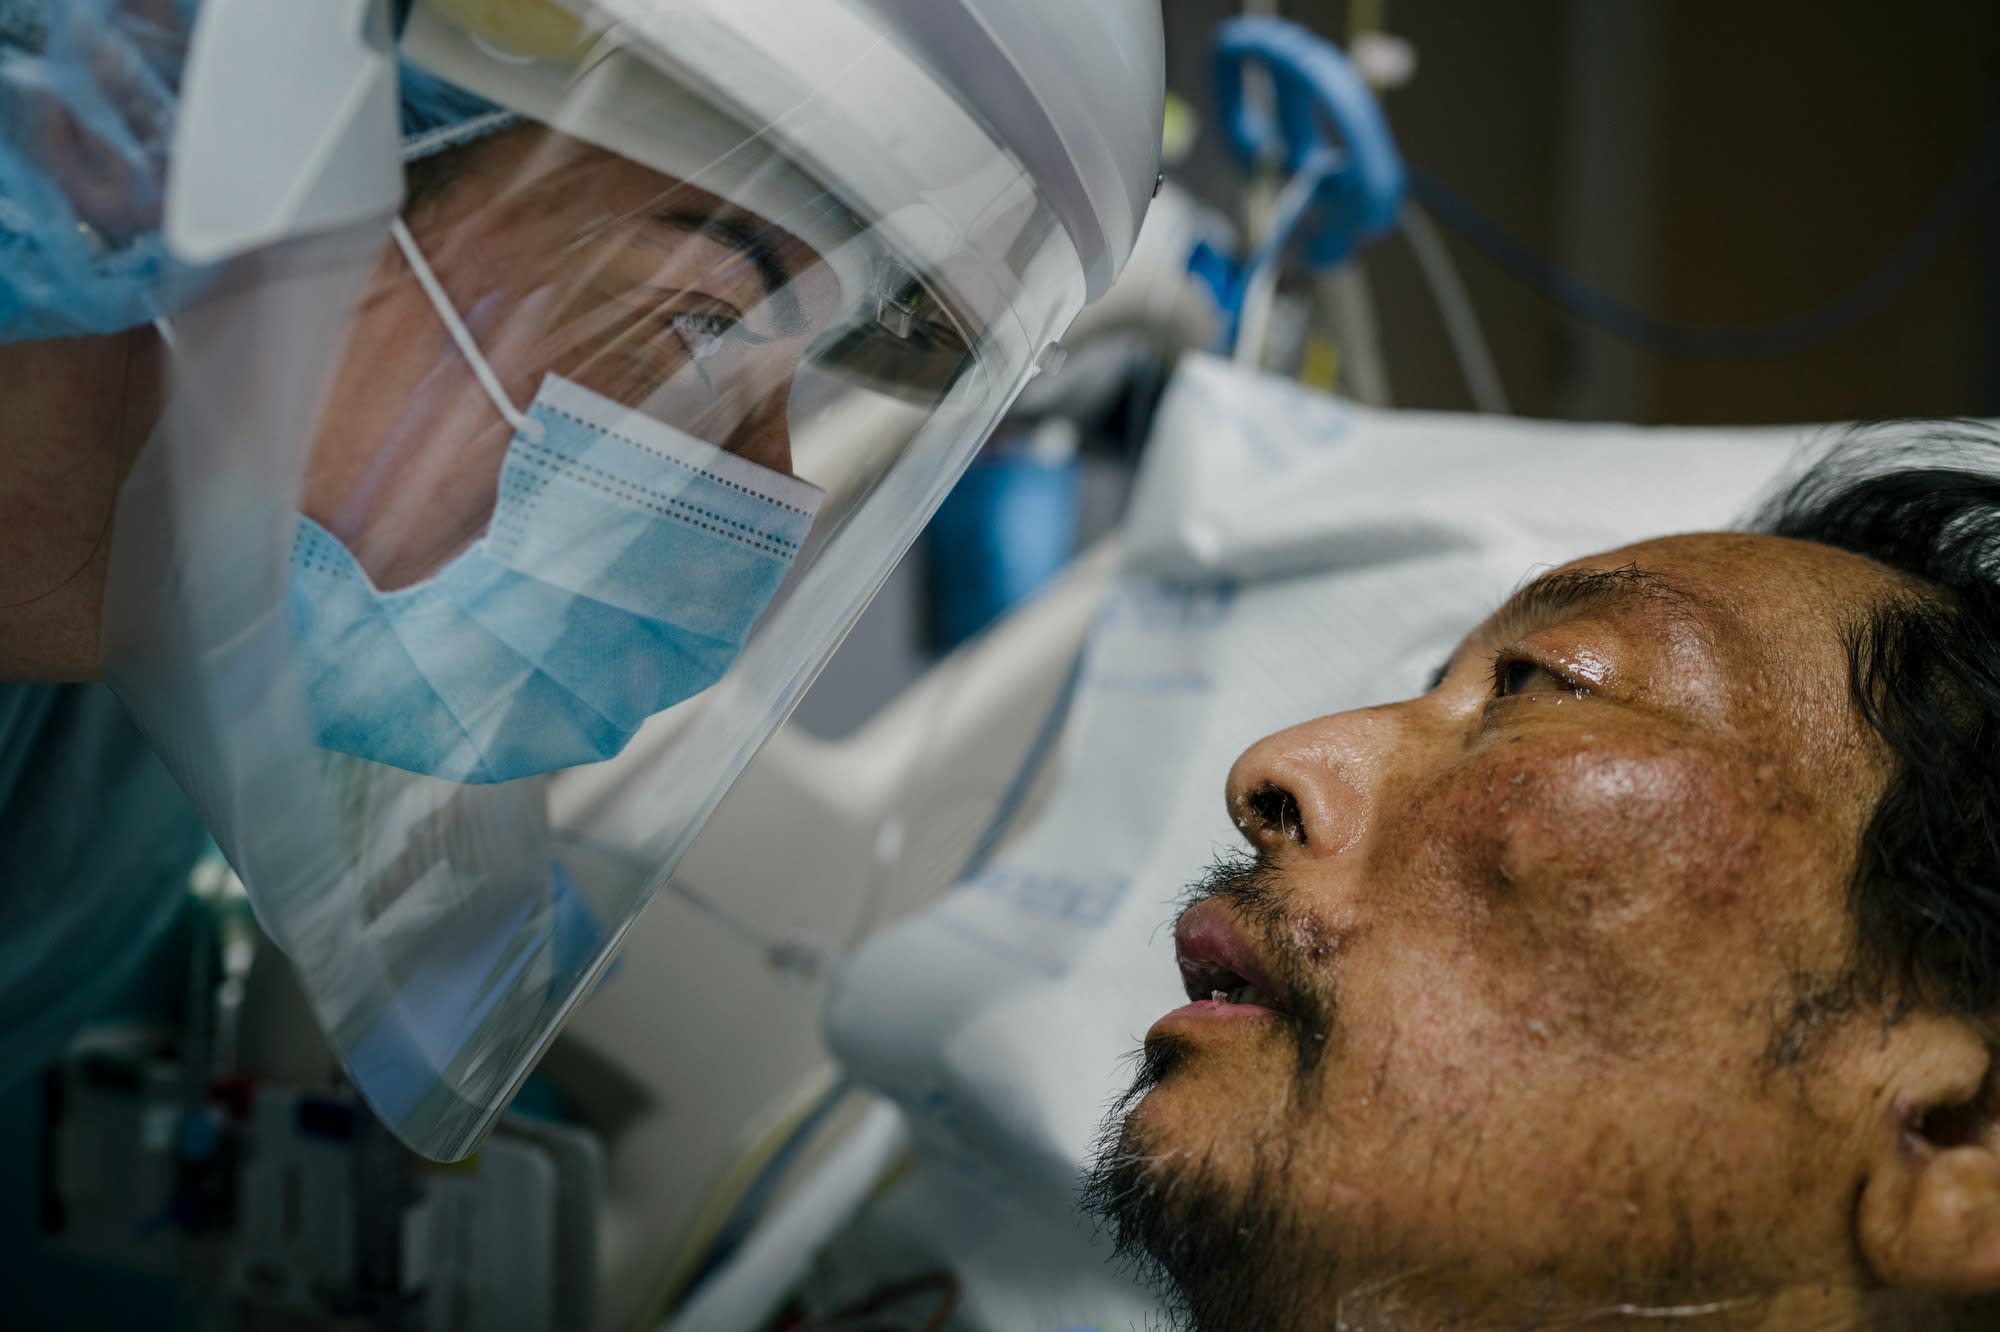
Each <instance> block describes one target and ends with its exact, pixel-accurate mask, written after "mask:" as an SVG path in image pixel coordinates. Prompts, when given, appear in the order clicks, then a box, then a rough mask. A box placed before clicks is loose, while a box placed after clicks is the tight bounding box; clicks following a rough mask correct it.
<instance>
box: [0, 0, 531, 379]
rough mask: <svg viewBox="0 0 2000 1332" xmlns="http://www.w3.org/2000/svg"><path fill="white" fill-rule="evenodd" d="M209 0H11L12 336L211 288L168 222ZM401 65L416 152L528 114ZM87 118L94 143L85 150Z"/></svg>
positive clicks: (4, 36)
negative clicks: (184, 82) (201, 18)
mask: <svg viewBox="0 0 2000 1332" xmlns="http://www.w3.org/2000/svg"><path fill="white" fill-rule="evenodd" d="M199 7H200V0H169V3H167V4H165V5H144V6H140V5H133V4H131V3H129V0H0V342H20V341H29V340H33V339H39V338H58V337H80V336H87V335H90V334H102V333H116V332H120V331H122V330H125V329H128V328H135V327H138V326H139V325H142V324H146V323H149V322H151V321H152V320H154V319H158V318H160V317H161V316H163V315H167V314H170V313H172V312H173V311H174V310H175V309H177V308H179V307H180V306H181V305H182V304H183V303H185V302H186V301H187V300H188V299H189V298H190V297H191V296H192V295H193V294H195V293H196V292H198V291H199V290H200V289H201V287H202V285H203V281H204V273H203V270H201V269H198V268H191V267H189V266H188V265H185V264H183V263H181V262H180V261H179V260H178V259H176V258H175V257H174V256H173V255H172V254H171V253H169V252H168V250H167V245H166V238H165V236H164V235H163V234H162V229H161V219H162V215H163V213H164V210H165V202H166V201H165V189H164V184H165V180H166V171H167V165H168V163H167V159H168V156H169V153H170V150H171V147H172V142H173V127H174V119H175V113H176V111H177V110H178V108H179V99H180V79H181V67H182V64H183V62H184V61H185V59H186V56H187V42H188V36H189V34H190V33H191V32H192V30H193V27H194V16H195V12H196V10H197V9H198V8H199ZM400 77H401V82H402V131H403V158H404V160H405V161H412V160H415V159H416V158H419V157H423V156H426V155H428V154H430V153H434V152H437V151H439V150H441V149H445V148H450V147H454V146H456V145H459V144H463V143H469V142H471V141H472V140H474V139H476V138H479V137H480V136H482V135H485V134H490V133H492V132H493V131H495V130H498V129H502V128H504V127H505V126H507V125H510V124H512V123H513V122H514V120H515V119H516V117H515V116H514V115H513V114H512V113H510V112H507V111H503V110H502V109H501V108H499V107H497V106H495V105H494V104H493V103H491V102H489V101H487V100H486V99H485V98H483V97H477V96H475V95H473V94H471V93H468V92H466V91H464V90H463V89H461V88H457V87H454V86H453V85H451V84H449V83H446V82H445V81H444V80H442V79H439V78H437V77H436V76H434V75H432V74H429V73H427V72H425V71H424V70H421V69H419V68H417V67H416V66H414V65H411V64H410V63H408V62H407V61H405V62H403V63H402V65H401V69H400ZM79 132H80V133H81V134H83V135H86V136H88V137H89V138H90V139H91V140H92V141H93V142H94V144H95V146H96V151H95V152H94V153H93V154H92V155H91V156H90V158H89V160H88V161H87V162H81V164H80V161H81V160H80V159H78V158H77V156H76V155H75V154H74V152H72V151H70V150H69V149H68V148H67V147H66V146H65V145H67V144H69V143H71V142H72V141H73V139H74V138H75V136H76V135H77V134H78V133H79ZM85 168H87V169H88V170H87V177H86V178H79V172H81V171H83V170H84V169H85ZM107 181H117V182H120V184H121V188H120V189H119V190H117V191H107V190H106V189H105V188H104V186H105V183H106V182H107Z"/></svg>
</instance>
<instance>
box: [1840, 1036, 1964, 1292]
mask: <svg viewBox="0 0 2000 1332" xmlns="http://www.w3.org/2000/svg"><path fill="white" fill-rule="evenodd" d="M1893 1043H1894V1044H1897V1045H1900V1046H1904V1048H1905V1051H1906V1052H1907V1055H1908V1057H1907V1058H1906V1059H1904V1060H1900V1061H1899V1063H1898V1067H1897V1068H1896V1069H1895V1072H1894V1074H1893V1075H1892V1077H1891V1079H1890V1085H1889V1087H1888V1088H1887V1090H1886V1093H1885V1095H1884V1096H1883V1098H1882V1101H1881V1104H1880V1107H1879V1110H1878V1113H1879V1115H1880V1117H1881V1118H1880V1122H1878V1123H1877V1124H1875V1125H1873V1126H1872V1127H1871V1132H1870V1144H1869V1159H1868V1177H1867V1180H1866V1182H1865V1183H1864V1184H1863V1185H1862V1189H1861V1198H1860V1202H1859V1204H1858V1206H1857V1208H1856V1217H1855V1225H1856V1230H1857V1232H1858V1233H1857V1236H1856V1238H1857V1240H1858V1241H1859V1243H1860V1246H1861V1253H1862V1256H1863V1257H1864V1258H1865V1259H1866V1260H1867V1262H1868V1265H1869V1267H1870V1268H1872V1269H1873V1270H1874V1272H1875V1275H1876V1276H1877V1277H1878V1278H1880V1279H1881V1280H1882V1281H1883V1282H1884V1283H1885V1284H1887V1285H1889V1286H1892V1287H1896V1288H1898V1289H1902V1290H1906V1291H1911V1292H1924V1293H1928V1294H1935V1295H1960V1296H1969V1295H1978V1294H1989V1293H1993V1292H2000V1083H1996V1078H1995V1074H1994V1068H1993V1056H1992V1052H1991V1050H1989V1049H1988V1047H1987V1045H1986V1043H1985V1042H1984V1040H1982V1039H1981V1037H1980V1036H1979V1034H1978V1033H1977V1032H1975V1031H1974V1030H1973V1029H1972V1027H1971V1026H1970V1025H1969V1024H1967V1023H1965V1022H1962V1021H1957V1020H1954V1019H1951V1018H1946V1017H1943V1016H1934V1015H1924V1016H1915V1017H1911V1018H1908V1019H1906V1020H1905V1024H1904V1025H1903V1026H1902V1027H1901V1028H1900V1029H1899V1030H1898V1031H1897V1032H1896V1035H1895V1038H1894V1042H1893Z"/></svg>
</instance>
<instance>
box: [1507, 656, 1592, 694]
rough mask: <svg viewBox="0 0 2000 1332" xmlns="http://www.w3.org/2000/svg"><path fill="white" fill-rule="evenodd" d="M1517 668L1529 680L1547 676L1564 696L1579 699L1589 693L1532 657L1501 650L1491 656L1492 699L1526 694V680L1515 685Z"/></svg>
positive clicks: (1578, 683)
mask: <svg viewBox="0 0 2000 1332" xmlns="http://www.w3.org/2000/svg"><path fill="white" fill-rule="evenodd" d="M1517 668H1518V669H1519V670H1520V671H1521V672H1523V673H1525V674H1526V675H1527V676H1529V677H1531V678H1532V677H1533V676H1535V675H1546V676H1548V677H1549V679H1551V680H1553V681H1555V684H1556V688H1557V689H1559V690H1560V691H1561V692H1563V693H1565V694H1573V695H1575V696H1577V697H1579V698H1581V697H1582V696H1583V695H1585V694H1588V693H1589V692H1590V689H1589V687H1588V686H1587V685H1584V684H1582V683H1581V682H1579V681H1577V680H1574V679H1571V678H1570V677H1569V676H1567V675H1565V674H1563V673H1562V672H1561V671H1559V670H1556V669H1555V668H1553V667H1551V666H1547V665H1544V664H1543V663H1542V662H1539V661H1537V660H1535V659H1534V658H1533V657H1526V656H1522V655H1521V654H1520V653H1519V652H1515V651H1512V650H1510V649H1507V648H1502V649H1501V650H1500V651H1498V652H1496V653H1494V654H1493V670H1492V672H1491V673H1490V675H1489V676H1488V679H1489V681H1490V682H1491V685H1492V693H1493V697H1494V698H1496V699H1502V698H1514V697H1517V696H1518V695H1520V694H1522V693H1524V692H1526V689H1527V681H1526V680H1522V681H1520V683H1518V684H1517V683H1515V679H1516V676H1515V672H1516V670H1517Z"/></svg>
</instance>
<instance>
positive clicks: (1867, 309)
mask: <svg viewBox="0 0 2000 1332" xmlns="http://www.w3.org/2000/svg"><path fill="white" fill-rule="evenodd" d="M1996 183H2000V121H1996V122H1995V123H1994V125H1993V126H1992V128H1991V129H1989V130H1988V131H1987V133H1986V135H1985V137H1984V138H1983V139H1982V140H1981V141H1980V143H1979V145H1978V146H1977V147H1976V148H1975V149H1974V150H1973V151H1972V152H1971V153H1970V154H1969V155H1968V156H1967V157H1966V159H1965V161H1964V162H1963V163H1962V164H1961V165H1960V167H1959V169H1958V170H1957V171H1956V172H1954V173H1953V174H1952V176H1951V178H1950V179H1949V180H1947V181H1946V182H1945V184H1944V185H1943V187H1942V188H1940V189H1939V191H1938V193H1937V195H1936V196H1935V197H1934V198H1933V199H1932V201H1931V204H1930V206H1929V207H1928V208H1926V209H1925V210H1924V212H1923V214H1922V215H1921V216H1920V217H1919V218H1918V219H1917V221H1916V223H1915V225H1913V226H1912V227H1911V228H1910V230H1909V231H1908V232H1906V233H1905V234H1904V236H1903V238H1902V239H1901V240H1899V241H1897V242H1896V244H1895V245H1894V246H1893V247H1891V249H1890V250H1889V253H1888V254H1887V255H1885V256H1884V257H1883V258H1882V260H1881V262H1880V263H1878V264H1877V265H1876V266H1875V267H1874V268H1873V269H1871V270H1870V271H1869V272H1868V273H1867V274H1865V275H1864V276H1863V277H1862V278H1861V279H1860V281H1858V282H1856V283H1855V284H1854V285H1853V286H1851V287H1849V288H1847V289H1846V290H1845V291H1842V292H1840V293H1839V294H1837V295H1835V296H1833V297H1832V298H1831V299H1829V300H1827V301H1824V302H1822V303H1821V304H1819V305H1818V306H1816V307H1814V308H1813V309H1811V310H1808V311H1806V312H1805V313H1803V314H1799V315H1794V316H1792V317H1790V318H1786V319H1775V320H1770V321H1768V322H1764V323H1756V324H1691V323H1680V322H1677V321H1675V320H1670V319H1660V318H1657V317H1655V316H1653V315H1649V314H1647V313H1645V312H1644V311H1642V310H1639V309H1636V308H1634V307H1633V306H1631V305H1628V304H1626V303H1625V302H1624V301H1621V300H1619V299H1618V298H1617V297H1615V296H1612V295H1609V294H1608V293H1606V292H1604V291H1603V290H1601V289H1600V288H1598V287H1595V286H1593V285H1591V284H1590V283H1589V282H1587V281H1585V280H1584V279H1583V278H1580V277H1578V276H1577V275H1576V274H1574V273H1568V272H1564V271H1563V270H1562V269H1559V268H1556V267H1555V266H1554V265H1552V264H1549V263H1547V262H1545V261H1544V260H1542V259H1539V258H1537V257H1536V256H1535V255H1534V254H1533V253H1532V252H1530V251H1529V250H1528V248H1527V247H1526V246H1524V245H1523V244H1521V242H1519V241H1518V240H1515V239H1514V238H1513V237H1512V236H1510V235H1509V234H1508V233H1507V231H1506V230H1505V228H1503V227H1501V226H1500V224H1499V223H1497V222H1495V221H1493V219H1491V218H1490V217H1488V216H1486V214H1484V213H1482V212H1481V211H1479V209H1477V208H1475V207H1474V206H1473V205H1472V204H1470V203H1468V202H1467V201H1466V200H1465V199H1464V198H1463V197H1461V196H1460V195H1459V194H1457V193H1456V192H1455V191H1453V190H1452V189H1451V188H1450V187H1449V186H1447V185H1446V184H1445V183H1444V182H1443V181H1441V180H1439V179H1438V178H1437V177H1435V176H1433V175H1431V174H1430V173H1428V172H1426V171H1423V170H1422V169H1420V168H1415V167H1413V168H1411V170H1410V193H1411V194H1412V196H1414V197H1415V198H1416V199H1417V201H1418V202H1420V203H1422V204H1423V205H1424V206H1425V207H1426V208H1428V209H1430V210H1431V212H1432V213H1433V214H1435V215H1436V216H1437V219H1438V221H1440V222H1443V223H1445V224H1446V225H1447V226H1449V227H1451V228H1452V229H1453V230H1455V231H1457V232H1458V233H1459V234H1460V235H1462V236H1464V237H1465V239H1467V240H1468V241H1470V242H1472V243H1473V244H1474V245H1476V246H1477V247H1478V248H1479V249H1480V250H1481V251H1483V252H1484V253H1485V254H1486V255H1487V257H1488V258H1490V259H1492V260H1493V262H1494V263H1496V264H1498V265H1499V266H1500V268H1501V269H1502V270H1504V271H1505V272H1506V273H1507V274H1509V275H1510V276H1511V277H1513V278H1515V279H1516V280H1517V281H1519V282H1521V283H1522V284H1523V285H1525V286H1527V287H1529V288H1531V289H1532V290H1534V291H1535V292H1536V293H1537V294H1538V295H1540V296H1542V297H1543V298H1544V299H1546V300H1548V301H1550V302H1551V303H1553V304H1555V305H1557V306H1559V307H1560V308H1561V309H1563V310H1564V311H1566V312H1567V313H1569V314H1570V315H1572V316H1574V317H1575V318H1577V319H1580V320H1582V321H1583V322H1584V323H1587V324H1591V325H1594V326H1596V327H1598V328H1601V329H1603V330H1604V331H1606V332H1607V333H1611V334H1614V335H1615V336H1617V337H1620V338H1623V339H1625V340H1626V341H1627V342H1631V343H1633V344H1635V345H1637V346H1640V347H1643V348H1645V349H1646V350H1648V351H1654V352H1659V353H1662V354H1664V355H1667V356H1684V357H1690V358H1711V359H1725V358H1741V357H1757V356H1783V355H1786V354H1788V353H1791V352H1796V351H1802V350H1804V349H1805V348H1807V347H1811V346H1815V345H1817V344H1819V343H1821V342H1825V341H1827V340H1829V339H1831V338H1834V337H1837V336H1839V335H1840V334H1842V333H1844V332H1846V331H1847V330H1848V329H1850V328H1853V327H1854V326H1855V325H1857V324H1859V323H1861V322H1862V321H1863V320H1864V319H1867V318H1869V317H1870V316H1871V315H1874V314H1876V313H1878V312H1880V311H1881V310H1883V309H1884V308H1886V307H1887V306H1888V305H1889V304H1890V303H1891V302H1892V301H1894V300H1895V299H1896V298H1897V297H1898V296H1900V295H1902V294H1903V292H1904V291H1905V290H1906V289H1908V287H1909V286H1910V284H1911V283H1912V282H1914V281H1915V280H1916V278H1917V276H1918V275H1919V274H1920V273H1922V272H1923V271H1924V269H1925V268H1927V267H1929V266H1930V264H1931V262H1932V261H1933V260H1935V259H1936V258H1937V254H1938V251H1939V250H1941V249H1942V248H1944V245H1945V242H1946V241H1948V240H1950V239H1951V237H1952V234H1953V233H1954V232H1956V231H1957V230H1958V228H1959V227H1960V226H1962V225H1964V223H1965V221H1966V219H1967V218H1968V217H1970V216H1971V214H1972V211H1973V209H1974V208H1976V207H1977V206H1978V204H1979V202H1980V200H1981V199H1983V198H1984V197H1985V196H1986V195H1987V194H1988V193H1990V192H1991V191H1992V189H1993V187H1994V185H1995V184H1996Z"/></svg>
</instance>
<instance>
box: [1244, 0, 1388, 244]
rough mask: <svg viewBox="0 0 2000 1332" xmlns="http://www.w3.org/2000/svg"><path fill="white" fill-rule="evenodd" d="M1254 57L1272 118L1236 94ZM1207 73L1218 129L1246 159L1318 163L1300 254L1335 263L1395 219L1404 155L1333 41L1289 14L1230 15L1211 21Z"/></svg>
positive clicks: (1294, 166) (1293, 165) (1301, 165)
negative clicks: (1267, 87)
mask: <svg viewBox="0 0 2000 1332" xmlns="http://www.w3.org/2000/svg"><path fill="white" fill-rule="evenodd" d="M1253 63H1254V64H1256V65H1259V66H1261V67H1262V68H1263V69H1264V70H1265V71H1267V72H1268V74H1269V75H1270V82H1271V91H1272V101H1273V103H1274V106H1275V110H1276V113H1277V115H1276V119H1275V120H1274V119H1273V118H1272V115H1271V113H1270V111H1268V110H1266V108H1264V107H1263V106H1261V105H1259V104H1258V103H1257V102H1255V101H1253V100H1252V99H1251V98H1249V97H1247V96H1245V94H1244V79H1243V75H1244V71H1245V69H1246V67H1248V66H1249V65H1251V64H1253ZM1210 73H1211V77H1212V79H1213V81H1214V85H1215V100H1216V104H1217V106H1218V108H1219V111H1220V115H1221V119H1222V128H1223V131H1224V134H1225V137H1226V138H1227V139H1228V141H1229V145H1230V147H1231V148H1232V149H1234V150H1235V152H1236V155H1237V157H1238V158H1239V159H1241V160H1242V162H1243V163H1244V164H1245V165H1246V166H1252V167H1255V166H1259V165H1262V164H1263V163H1265V162H1268V161H1276V162H1277V163H1278V164H1279V165H1280V166H1281V167H1282V168H1283V169H1284V170H1285V172H1286V173H1287V174H1288V175H1296V174H1297V173H1298V172H1300V171H1302V170H1304V169H1306V167H1307V166H1308V164H1311V165H1313V166H1314V167H1315V168H1316V169H1318V170H1320V172H1321V178H1320V180H1319V181H1318V183H1317V185H1316V186H1315V188H1314V190H1313V194H1312V204H1313V206H1314V209H1315V210H1316V212H1317V216H1316V217H1315V218H1314V219H1313V221H1312V223H1311V225H1309V226H1308V227H1307V228H1306V229H1305V231H1304V232H1303V233H1302V234H1303V236H1304V239H1305V253H1306V261H1307V263H1309V264H1310V265H1312V266H1313V267H1314V268H1328V267H1332V266H1334V265H1336V264H1339V263H1341V262H1343V261H1344V260H1346V259H1347V258H1348V256H1349V255H1351V254H1352V253H1353V252H1354V251H1355V249H1356V248H1358V247H1359V246H1360V245H1361V244H1363V243H1364V242H1366V241H1370V240H1373V239H1375V238H1376V237H1378V236H1380V235H1382V234H1384V233H1385V232H1387V231H1388V230H1389V228H1391V227H1393V226H1394V225H1395V224H1396V215H1397V214H1398V213H1399V212H1400V211H1401V209H1402V205H1403V193H1404V189H1405V183H1406V182H1405V173H1404V170H1403V160H1402V158H1401V156H1400V155H1399V154H1398V153H1397V152H1396V143H1395V140H1394V139H1393V138H1392V137H1391V136H1390V134H1389V124H1388V121H1387V120H1385V119H1384V118H1383V115H1382V107H1381V104H1380V103H1378V102H1377V101H1376V100H1375V94H1374V93H1373V92H1371V91H1370V90H1369V87H1368V84H1367V83H1366V82H1365V81H1364V80H1363V79H1362V78H1361V76H1360V75H1359V74H1358V73H1356V72H1355V69H1354V66H1353V65H1351V64H1350V63H1348V60H1347V57H1346V56H1344V55H1342V54H1341V51H1340V48H1339V47H1337V46H1335V45H1334V44H1333V43H1331V42H1329V41H1327V40H1326V39H1325V38H1323V37H1320V36H1317V35H1316V34H1314V33H1313V32H1312V31H1311V30H1310V29H1308V28H1306V27H1304V26H1302V25H1300V24H1297V23H1293V22H1291V21H1289V20H1287V19H1279V18H1263V17H1253V18H1237V19H1230V20H1228V21H1227V22H1225V23H1223V24H1222V25H1220V26H1219V27H1218V28H1217V29H1216V36H1215V47H1214V50H1213V52H1212V55H1211V69H1210ZM1328 129H1331V130H1332V131H1333V132H1334V133H1335V134H1336V135H1337V136H1338V140H1337V141H1335V140H1332V139H1329V138H1328V136H1327V133H1326V131H1327V130H1328Z"/></svg>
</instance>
